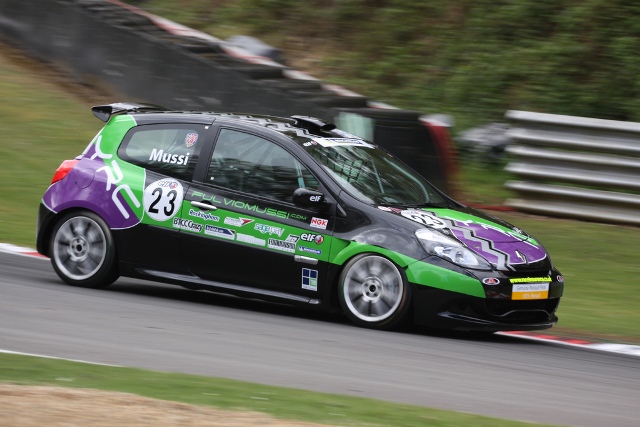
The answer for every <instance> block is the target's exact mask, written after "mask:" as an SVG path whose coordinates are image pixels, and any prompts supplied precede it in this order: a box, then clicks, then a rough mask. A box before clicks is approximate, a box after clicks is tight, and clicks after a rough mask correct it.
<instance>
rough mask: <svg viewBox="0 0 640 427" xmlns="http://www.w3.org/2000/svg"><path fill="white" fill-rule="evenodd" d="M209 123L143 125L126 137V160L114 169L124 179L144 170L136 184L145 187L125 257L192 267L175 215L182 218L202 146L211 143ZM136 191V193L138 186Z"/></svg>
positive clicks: (122, 151) (125, 241) (125, 240)
mask: <svg viewBox="0 0 640 427" xmlns="http://www.w3.org/2000/svg"><path fill="white" fill-rule="evenodd" d="M209 128H210V126H209V125H206V124H201V123H196V124H194V123H153V124H143V125H140V126H136V127H134V128H132V129H131V130H130V131H129V132H128V133H127V135H126V136H125V138H124V139H123V141H122V144H121V145H120V147H119V149H118V157H119V158H120V159H122V160H124V161H125V162H126V163H122V165H121V166H119V167H118V170H117V171H116V172H113V174H114V175H116V176H120V175H121V176H123V177H124V178H125V179H124V180H123V181H122V182H123V183H128V182H131V181H132V178H131V176H132V174H133V173H134V172H135V173H136V174H137V175H139V177H138V179H137V180H136V183H135V185H132V186H133V187H135V188H136V190H137V191H140V192H142V194H141V195H140V196H141V197H140V196H136V200H135V202H136V203H137V205H138V206H140V208H141V209H142V216H141V218H140V223H139V224H138V225H136V226H135V227H131V228H128V229H125V230H122V231H121V232H120V234H119V235H121V236H122V244H120V245H119V247H118V249H119V254H118V255H119V257H120V260H121V261H123V262H125V263H132V264H135V265H138V266H141V265H142V266H149V267H150V268H152V269H157V268H158V267H160V268H161V269H162V270H164V271H173V272H187V269H186V267H185V265H184V262H183V261H182V254H181V253H180V250H179V247H180V242H179V231H180V227H179V224H176V222H175V219H176V218H178V217H179V212H180V209H181V208H182V200H183V199H184V194H185V193H186V192H187V191H188V189H189V185H190V182H191V179H192V176H193V173H194V169H195V166H196V164H197V159H198V155H199V152H200V149H201V147H202V146H204V145H207V143H206V140H207V137H208V133H209ZM212 136H213V135H211V137H212ZM209 144H210V142H209ZM131 165H135V166H131ZM136 166H137V167H136ZM140 168H143V169H140ZM130 170H131V171H130ZM120 185H123V184H120ZM131 194H132V195H134V196H135V193H134V192H133V190H132V192H131ZM138 198H139V200H138Z"/></svg>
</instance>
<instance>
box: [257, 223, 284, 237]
mask: <svg viewBox="0 0 640 427" xmlns="http://www.w3.org/2000/svg"><path fill="white" fill-rule="evenodd" d="M253 229H254V230H256V231H259V232H260V233H262V234H267V233H268V234H276V235H277V236H278V237H280V236H282V233H284V228H281V227H274V226H273V225H267V224H256V225H254V226H253Z"/></svg>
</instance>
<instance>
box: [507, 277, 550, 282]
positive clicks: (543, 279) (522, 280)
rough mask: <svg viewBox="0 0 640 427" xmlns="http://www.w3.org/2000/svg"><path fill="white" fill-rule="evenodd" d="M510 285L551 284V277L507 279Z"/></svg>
mask: <svg viewBox="0 0 640 427" xmlns="http://www.w3.org/2000/svg"><path fill="white" fill-rule="evenodd" d="M509 281H510V282H511V283H537V282H551V276H545V277H518V278H514V279H509Z"/></svg>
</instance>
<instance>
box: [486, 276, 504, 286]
mask: <svg viewBox="0 0 640 427" xmlns="http://www.w3.org/2000/svg"><path fill="white" fill-rule="evenodd" d="M482 283H484V284H485V285H499V284H500V279H496V278H495V277H487V278H486V279H482Z"/></svg>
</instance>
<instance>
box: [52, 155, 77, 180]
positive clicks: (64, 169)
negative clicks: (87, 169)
mask: <svg viewBox="0 0 640 427" xmlns="http://www.w3.org/2000/svg"><path fill="white" fill-rule="evenodd" d="M79 161H80V160H76V159H74V160H65V161H64V162H62V164H61V165H60V166H58V170H56V173H55V174H53V179H51V183H52V184H53V183H54V182H58V181H60V180H61V179H64V177H65V176H67V174H68V173H69V172H71V169H73V167H74V166H75V165H77V164H78V162H79Z"/></svg>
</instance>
